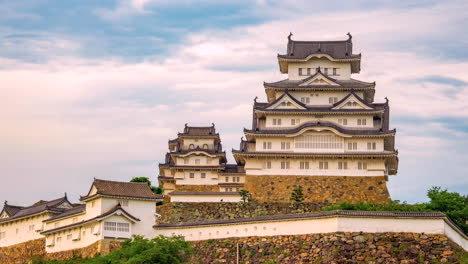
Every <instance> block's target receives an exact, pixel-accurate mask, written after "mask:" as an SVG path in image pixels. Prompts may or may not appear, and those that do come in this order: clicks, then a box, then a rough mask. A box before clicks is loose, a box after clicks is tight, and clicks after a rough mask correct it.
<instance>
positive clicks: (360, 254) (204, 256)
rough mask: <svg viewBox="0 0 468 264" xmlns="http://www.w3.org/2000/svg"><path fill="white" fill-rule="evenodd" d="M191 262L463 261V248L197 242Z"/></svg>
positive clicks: (381, 241)
mask: <svg viewBox="0 0 468 264" xmlns="http://www.w3.org/2000/svg"><path fill="white" fill-rule="evenodd" d="M192 244H193V246H194V249H195V254H194V255H193V256H192V259H191V260H190V262H189V263H195V264H208V263H210V264H211V263H236V255H237V250H236V249H237V244H238V245H239V263H242V264H253V263H327V264H328V263H369V264H377V263H462V262H460V261H459V260H458V259H459V258H462V256H461V255H462V254H465V257H467V255H466V254H467V253H466V252H464V251H463V250H462V249H461V248H459V247H458V246H456V245H454V244H453V243H451V242H450V241H449V240H448V239H447V237H446V236H445V235H424V234H415V233H379V234H375V233H328V234H314V235H300V236H273V237H246V238H232V239H221V240H204V241H197V242H192Z"/></svg>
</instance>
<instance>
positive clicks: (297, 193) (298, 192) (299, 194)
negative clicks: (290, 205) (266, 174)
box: [289, 186, 305, 203]
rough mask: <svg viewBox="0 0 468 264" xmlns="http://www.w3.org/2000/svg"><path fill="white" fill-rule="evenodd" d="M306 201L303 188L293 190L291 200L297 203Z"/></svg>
mask: <svg viewBox="0 0 468 264" xmlns="http://www.w3.org/2000/svg"><path fill="white" fill-rule="evenodd" d="M304 199H305V197H304V193H303V191H302V187H301V186H299V188H295V189H294V190H292V192H291V197H289V200H291V201H294V202H296V203H301V202H303V201H304Z"/></svg>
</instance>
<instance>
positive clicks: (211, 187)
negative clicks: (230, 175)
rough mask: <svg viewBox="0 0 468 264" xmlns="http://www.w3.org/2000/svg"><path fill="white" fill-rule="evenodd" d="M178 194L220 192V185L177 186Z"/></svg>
mask: <svg viewBox="0 0 468 264" xmlns="http://www.w3.org/2000/svg"><path fill="white" fill-rule="evenodd" d="M175 188H176V189H175V190H176V191H178V192H219V186H218V185H176V187H175Z"/></svg>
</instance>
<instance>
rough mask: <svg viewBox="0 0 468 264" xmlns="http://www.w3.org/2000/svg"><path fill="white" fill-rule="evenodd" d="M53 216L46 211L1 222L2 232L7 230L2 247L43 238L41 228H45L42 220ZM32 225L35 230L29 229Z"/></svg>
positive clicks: (1, 241) (0, 230)
mask: <svg viewBox="0 0 468 264" xmlns="http://www.w3.org/2000/svg"><path fill="white" fill-rule="evenodd" d="M52 216H53V215H52V214H48V213H44V214H41V215H37V216H33V217H27V218H23V219H18V220H14V221H8V222H5V223H0V232H5V237H4V238H2V239H0V247H6V246H10V245H15V244H19V243H23V242H26V241H29V240H35V239H40V238H43V236H42V235H41V234H40V230H41V229H42V228H43V223H42V221H43V220H45V219H48V218H50V217H52ZM30 226H34V227H33V230H30V229H29V228H30ZM36 230H38V231H39V232H37V231H36Z"/></svg>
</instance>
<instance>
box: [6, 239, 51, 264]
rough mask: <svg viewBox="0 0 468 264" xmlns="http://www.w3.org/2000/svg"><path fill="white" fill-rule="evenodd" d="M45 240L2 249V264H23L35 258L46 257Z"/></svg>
mask: <svg viewBox="0 0 468 264" xmlns="http://www.w3.org/2000/svg"><path fill="white" fill-rule="evenodd" d="M45 253H46V252H45V239H36V240H31V241H28V242H24V243H20V244H16V245H13V246H9V247H0V263H2V264H22V263H25V262H27V261H28V260H30V259H31V258H32V257H35V256H44V255H45Z"/></svg>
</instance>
